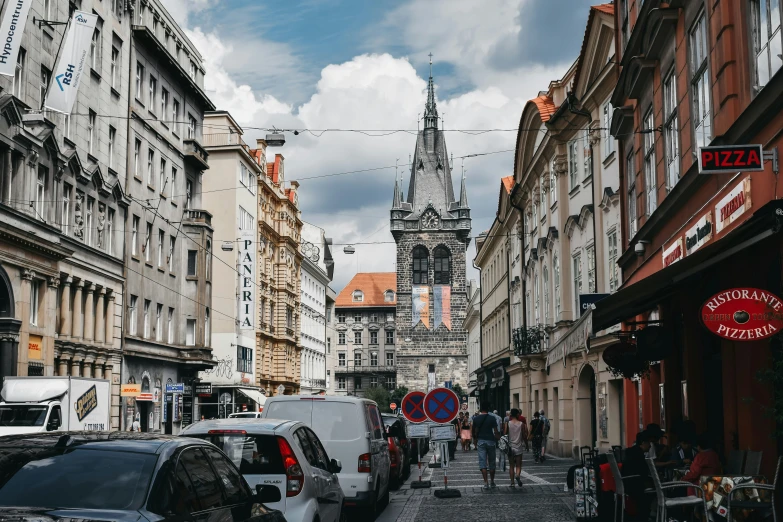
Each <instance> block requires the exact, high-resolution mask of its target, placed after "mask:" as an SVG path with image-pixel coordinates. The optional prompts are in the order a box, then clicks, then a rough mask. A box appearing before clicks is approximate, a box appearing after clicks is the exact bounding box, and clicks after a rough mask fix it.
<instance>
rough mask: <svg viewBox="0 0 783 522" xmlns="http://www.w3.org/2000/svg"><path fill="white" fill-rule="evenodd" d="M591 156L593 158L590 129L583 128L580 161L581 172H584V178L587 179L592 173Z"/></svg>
mask: <svg viewBox="0 0 783 522" xmlns="http://www.w3.org/2000/svg"><path fill="white" fill-rule="evenodd" d="M592 158H593V146H592V145H590V131H589V130H585V131H584V132H583V133H582V162H583V164H584V168H583V169H582V173H583V174H584V179H587V178H589V177H590V176H592V175H593V159H592Z"/></svg>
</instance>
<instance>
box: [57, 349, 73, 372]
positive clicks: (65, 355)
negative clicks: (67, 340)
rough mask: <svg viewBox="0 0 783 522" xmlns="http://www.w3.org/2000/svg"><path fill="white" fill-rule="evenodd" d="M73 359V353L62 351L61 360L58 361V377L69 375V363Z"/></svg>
mask: <svg viewBox="0 0 783 522" xmlns="http://www.w3.org/2000/svg"><path fill="white" fill-rule="evenodd" d="M71 357H73V352H71V351H70V350H61V351H60V358H59V359H58V364H57V375H59V376H60V377H65V376H66V375H68V362H69V361H70V359H71Z"/></svg>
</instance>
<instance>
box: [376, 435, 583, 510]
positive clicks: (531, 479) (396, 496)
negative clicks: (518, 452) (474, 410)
mask: <svg viewBox="0 0 783 522" xmlns="http://www.w3.org/2000/svg"><path fill="white" fill-rule="evenodd" d="M426 458H427V459H428V460H431V459H432V453H429V454H428V455H427V457H426ZM574 463H575V461H573V460H571V459H562V458H549V459H548V460H547V461H546V462H544V463H542V464H536V463H535V462H534V461H533V454H532V452H531V453H525V454H524V456H523V465H522V470H523V471H522V484H523V487H522V488H519V487H516V488H511V487H509V484H510V479H509V475H508V468H506V471H505V472H504V471H502V467H501V466H498V468H497V473H496V475H495V483H496V484H497V486H498V487H497V489H495V490H491V491H483V490H482V489H481V486H482V485H483V480H482V478H481V472H480V471H479V468H478V457H477V455H476V452H475V451H471V452H468V453H463V452H462V451H461V450H458V451H457V455H456V459H455V460H453V461H451V462H450V463H449V467H448V469H447V476H448V484H449V489H452V488H456V489H458V490H459V491H460V493H461V494H462V497H461V498H451V499H439V498H436V497H435V495H434V492H435V491H436V490H438V489H443V488H444V481H443V471H444V470H443V469H442V468H433V469H430V468H427V467H426V463H424V462H423V463H422V470H423V476H422V478H423V480H431V481H432V488H429V489H411V488H410V482H411V481H413V480H417V479H418V470H417V469H416V468H415V467H414V468H412V469H411V478H410V479H409V480H407V481H406V482H405V484H404V485H403V486H402V487H401V488H400V489H399V490H398V491H395V492H392V495H391V501H390V503H389V506H388V507H387V508H386V509H385V510H384V512H383V513H382V514H381V515H380V516H379V517H378V521H379V522H454V521H455V520H457V519H460V520H463V519H464V520H470V521H471V522H483V521H492V522H503V521H506V520H508V521H511V520H513V521H516V520H519V518H520V514H524V516H526V517H532V518H533V519H535V520H537V521H539V522H550V521H551V522H566V521H572V520H574V513H573V509H574V502H573V494H572V493H568V492H565V491H564V488H565V480H566V473H567V472H568V468H569V467H570V466H572V465H573V464H574Z"/></svg>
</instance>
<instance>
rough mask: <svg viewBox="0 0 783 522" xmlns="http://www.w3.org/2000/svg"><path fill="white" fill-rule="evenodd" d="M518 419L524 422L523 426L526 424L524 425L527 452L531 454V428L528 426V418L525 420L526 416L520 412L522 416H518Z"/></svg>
mask: <svg viewBox="0 0 783 522" xmlns="http://www.w3.org/2000/svg"><path fill="white" fill-rule="evenodd" d="M518 418H519V420H520V421H522V424H524V425H525V451H527V452H528V453H530V441H529V440H528V438H527V433H528V432H529V431H530V428H529V427H528V425H527V418H525V416H524V415H522V413H521V412H520V414H519V415H518Z"/></svg>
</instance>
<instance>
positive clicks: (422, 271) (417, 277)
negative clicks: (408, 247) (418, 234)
mask: <svg viewBox="0 0 783 522" xmlns="http://www.w3.org/2000/svg"><path fill="white" fill-rule="evenodd" d="M428 269H429V254H428V252H427V249H426V248H424V247H422V246H417V247H416V248H414V249H413V284H414V285H426V284H427V283H428V282H429V277H428Z"/></svg>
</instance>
